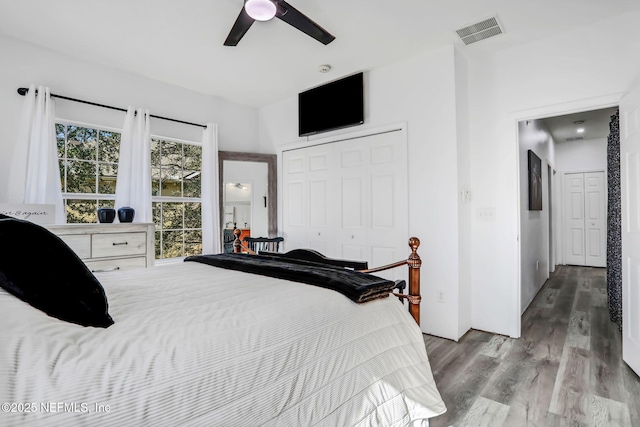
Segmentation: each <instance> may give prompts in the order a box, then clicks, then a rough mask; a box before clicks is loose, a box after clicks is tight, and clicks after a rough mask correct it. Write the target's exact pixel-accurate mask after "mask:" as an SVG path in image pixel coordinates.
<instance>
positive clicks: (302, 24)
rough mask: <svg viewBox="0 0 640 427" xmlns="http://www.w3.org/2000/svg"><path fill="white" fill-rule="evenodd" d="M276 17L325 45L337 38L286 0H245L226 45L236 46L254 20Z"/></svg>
mask: <svg viewBox="0 0 640 427" xmlns="http://www.w3.org/2000/svg"><path fill="white" fill-rule="evenodd" d="M274 17H275V18H278V19H280V20H282V21H284V22H286V23H287V24H289V25H291V26H292V27H295V28H297V29H298V30H300V31H302V32H303V33H305V34H307V35H309V36H311V37H313V38H314V39H316V40H318V41H319V42H320V43H323V44H325V45H326V44H329V43H331V42H332V41H333V40H334V39H335V37H334V36H333V35H331V34H330V33H329V32H327V30H325V29H324V28H322V27H321V26H320V25H318V24H316V23H315V22H313V21H312V20H311V19H309V18H308V17H307V16H305V15H303V14H302V13H300V11H298V10H297V9H296V8H294V7H293V6H291V5H290V4H289V3H287V2H286V1H284V0H245V2H244V7H243V8H242V10H241V11H240V15H238V18H237V19H236V22H235V23H234V24H233V27H232V28H231V31H230V32H229V35H228V36H227V39H226V40H225V41H224V45H225V46H236V45H237V44H238V43H239V42H240V39H242V37H243V36H244V35H245V33H246V32H247V31H248V30H249V28H250V27H251V25H252V24H253V23H254V21H268V20H270V19H273V18H274Z"/></svg>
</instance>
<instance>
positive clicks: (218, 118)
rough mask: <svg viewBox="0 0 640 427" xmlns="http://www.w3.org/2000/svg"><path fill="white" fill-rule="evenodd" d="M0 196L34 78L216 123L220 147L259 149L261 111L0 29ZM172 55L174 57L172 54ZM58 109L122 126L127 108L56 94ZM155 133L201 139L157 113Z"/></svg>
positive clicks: (61, 89)
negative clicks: (24, 94) (22, 89)
mask: <svg viewBox="0 0 640 427" xmlns="http://www.w3.org/2000/svg"><path fill="white" fill-rule="evenodd" d="M0 55H1V58H2V59H1V62H2V67H0V201H2V200H3V199H4V198H5V197H6V182H7V179H8V177H7V173H8V170H9V164H10V161H11V154H12V152H13V144H14V141H15V138H16V135H17V132H18V123H19V121H20V113H21V110H22V104H23V99H24V98H23V97H22V96H20V95H18V93H17V92H16V90H17V89H18V88H19V87H28V86H29V84H31V83H33V84H35V85H36V86H37V85H44V86H49V87H50V88H51V92H52V93H55V94H59V95H64V96H69V97H73V98H79V99H83V100H87V101H91V102H96V103H101V104H107V105H113V106H116V107H122V108H126V107H127V106H129V105H132V106H136V107H143V108H148V109H149V112H150V113H151V114H154V115H158V116H164V117H170V118H175V119H179V120H184V121H188V122H195V123H201V124H206V123H208V122H211V123H217V124H218V138H219V147H220V149H221V150H231V151H259V150H260V147H259V145H258V111H257V110H256V109H254V108H248V107H244V106H240V105H237V104H234V103H231V102H228V101H225V100H223V99H220V98H216V97H212V96H208V95H204V94H201V93H197V92H193V91H189V90H185V89H181V88H178V87H176V86H171V85H168V84H165V83H161V82H158V81H155V80H151V79H147V78H144V77H141V76H138V75H135V74H131V73H125V72H122V71H117V70H115V69H111V68H109V67H105V66H103V65H97V64H94V63H90V62H87V61H85V60H82V59H80V58H75V57H71V56H68V55H63V54H60V53H58V52H56V51H53V50H50V49H45V48H41V47H37V46H35V45H32V44H29V43H24V42H21V41H18V40H16V39H12V38H9V37H6V36H2V35H0ZM168 60H170V59H168ZM55 104H56V113H57V114H56V115H57V116H58V117H59V118H63V119H73V120H77V121H81V122H85V123H89V124H95V125H102V126H110V127H116V128H121V127H122V124H123V122H124V113H122V112H118V111H113V110H108V109H104V108H99V107H92V106H87V105H84V104H79V103H76V102H70V101H64V100H60V99H57V100H56V101H55ZM151 132H152V133H153V134H156V135H160V136H165V137H173V138H180V139H186V140H195V141H200V140H201V139H202V129H201V128H199V127H194V126H187V125H182V124H175V123H172V122H167V121H164V120H157V119H153V120H152V124H151Z"/></svg>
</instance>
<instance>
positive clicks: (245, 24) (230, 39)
mask: <svg viewBox="0 0 640 427" xmlns="http://www.w3.org/2000/svg"><path fill="white" fill-rule="evenodd" d="M254 22H255V21H254V20H253V18H252V17H250V16H249V15H247V12H245V10H244V7H243V8H242V10H241V11H240V15H238V18H237V19H236V22H235V23H234V24H233V27H231V31H229V35H228V36H227V39H226V40H225V41H224V45H225V46H236V45H237V44H238V43H239V42H240V39H242V37H244V35H245V34H246V32H247V31H248V30H249V28H251V25H252V24H253V23H254Z"/></svg>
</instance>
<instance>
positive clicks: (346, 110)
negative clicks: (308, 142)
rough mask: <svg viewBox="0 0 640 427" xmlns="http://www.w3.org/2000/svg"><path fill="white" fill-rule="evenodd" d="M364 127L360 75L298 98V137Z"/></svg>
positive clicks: (361, 79)
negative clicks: (358, 126) (352, 127)
mask: <svg viewBox="0 0 640 427" xmlns="http://www.w3.org/2000/svg"><path fill="white" fill-rule="evenodd" d="M362 123H364V81H363V73H358V74H354V75H351V76H348V77H344V78H341V79H339V80H335V81H333V82H329V83H327V84H324V85H322V86H318V87H315V88H313V89H309V90H307V91H305V92H301V93H299V94H298V134H299V135H300V136H307V135H313V134H316V133H321V132H327V131H330V130H335V129H340V128H346V127H349V126H356V125H361V124H362Z"/></svg>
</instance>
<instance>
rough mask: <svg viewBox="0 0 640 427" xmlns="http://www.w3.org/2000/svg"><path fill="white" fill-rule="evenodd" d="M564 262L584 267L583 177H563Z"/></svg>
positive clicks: (581, 175) (574, 175)
mask: <svg viewBox="0 0 640 427" xmlns="http://www.w3.org/2000/svg"><path fill="white" fill-rule="evenodd" d="M564 207H565V210H564V212H565V214H564V218H565V226H564V235H565V238H564V247H565V250H564V262H565V264H572V265H585V256H584V247H585V246H584V241H585V237H584V175H583V174H582V173H568V174H566V175H565V176H564Z"/></svg>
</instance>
